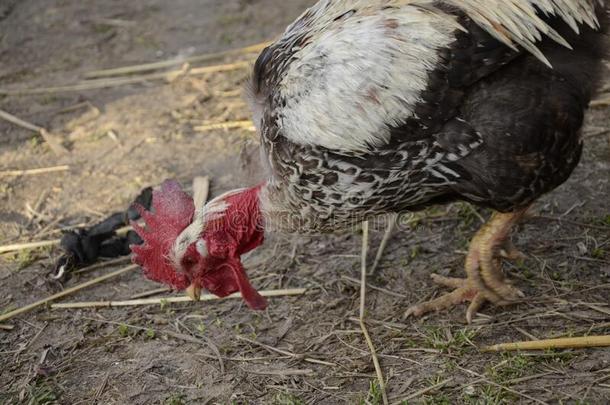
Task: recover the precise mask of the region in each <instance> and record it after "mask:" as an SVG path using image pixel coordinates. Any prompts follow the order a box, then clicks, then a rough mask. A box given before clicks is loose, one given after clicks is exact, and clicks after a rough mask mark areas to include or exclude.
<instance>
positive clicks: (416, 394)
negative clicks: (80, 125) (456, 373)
mask: <svg viewBox="0 0 610 405" xmlns="http://www.w3.org/2000/svg"><path fill="white" fill-rule="evenodd" d="M451 381H453V378H448V379H446V380H445V381H441V382H439V383H438V384H434V385H432V386H430V387H426V388H423V389H421V390H419V391H416V392H414V393H413V394H410V395H409V396H408V397H406V398H403V399H401V400H400V401H398V402H396V404H404V403H407V402H408V401H410V400H412V399H415V398H419V397H421V396H422V395H425V394H427V393H429V392H432V391H434V390H437V389H439V388H442V387H444V386H445V385H447V384H449V383H450V382H451Z"/></svg>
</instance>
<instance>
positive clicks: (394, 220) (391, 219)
mask: <svg viewBox="0 0 610 405" xmlns="http://www.w3.org/2000/svg"><path fill="white" fill-rule="evenodd" d="M396 225H398V214H390V215H388V226H387V227H386V229H385V232H384V234H383V239H382V240H381V244H380V245H379V249H377V254H376V255H375V261H374V262H373V267H372V268H371V270H370V272H369V274H370V275H374V274H375V273H376V272H377V266H379V262H380V261H381V258H382V257H383V253H384V252H385V249H386V246H387V245H388V242H389V241H390V238H391V237H392V235H393V234H394V230H395V229H396Z"/></svg>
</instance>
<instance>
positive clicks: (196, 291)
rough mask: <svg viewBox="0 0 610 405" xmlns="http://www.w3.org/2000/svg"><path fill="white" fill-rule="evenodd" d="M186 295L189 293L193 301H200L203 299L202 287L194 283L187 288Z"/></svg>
mask: <svg viewBox="0 0 610 405" xmlns="http://www.w3.org/2000/svg"><path fill="white" fill-rule="evenodd" d="M186 295H188V296H189V297H190V298H191V299H192V300H193V301H199V300H200V299H201V287H198V286H197V285H196V284H195V283H192V284H191V285H189V286H188V288H187V289H186Z"/></svg>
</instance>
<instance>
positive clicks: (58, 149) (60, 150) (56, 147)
mask: <svg viewBox="0 0 610 405" xmlns="http://www.w3.org/2000/svg"><path fill="white" fill-rule="evenodd" d="M0 118H2V119H3V120H5V121H8V122H10V123H11V124H14V125H17V126H18V127H21V128H24V129H27V130H30V131H33V132H36V133H38V134H40V136H42V138H43V139H44V140H45V142H46V143H47V144H48V145H49V147H50V148H51V150H52V151H53V153H55V154H56V155H58V156H62V155H65V154H67V153H68V150H67V149H66V148H64V147H63V146H62V145H61V143H59V142H58V141H57V140H56V139H55V137H54V136H53V135H51V134H49V133H48V132H47V130H46V129H44V128H42V127H39V126H37V125H34V124H31V123H29V122H27V121H24V120H22V119H21V118H17V117H15V116H14V115H13V114H10V113H8V112H6V111H3V110H0Z"/></svg>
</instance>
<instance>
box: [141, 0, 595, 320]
mask: <svg viewBox="0 0 610 405" xmlns="http://www.w3.org/2000/svg"><path fill="white" fill-rule="evenodd" d="M605 18H606V7H605V4H604V3H603V2H600V1H597V0H321V1H319V2H318V3H317V4H315V5H314V6H313V7H312V8H310V9H308V10H307V11H305V13H304V14H302V15H301V16H300V17H299V18H298V19H297V20H296V21H295V22H294V23H293V24H292V25H290V26H289V27H288V28H287V30H286V31H285V32H284V34H283V35H282V36H281V37H280V38H279V39H278V40H277V41H275V42H274V43H273V44H272V45H270V46H269V47H268V48H266V49H265V50H264V51H263V52H262V53H261V55H260V56H259V58H258V60H257V61H256V64H255V65H254V68H253V73H252V75H251V80H250V82H249V86H248V93H249V96H250V97H249V98H250V101H251V107H252V110H253V116H254V123H255V125H256V127H257V130H258V133H259V134H260V140H261V151H262V159H263V163H264V166H265V167H266V169H267V173H268V176H267V180H266V181H264V182H263V183H261V184H259V185H257V186H255V187H252V188H246V189H239V190H234V191H231V192H229V193H226V194H224V195H221V196H219V197H217V198H215V199H214V200H212V201H210V202H209V203H208V204H206V205H201V206H195V205H194V203H193V200H192V199H191V198H190V197H189V196H188V195H187V194H185V193H184V192H183V191H182V190H181V189H180V186H179V185H178V184H177V183H176V182H173V181H167V182H165V183H164V184H163V185H162V187H161V188H160V189H159V190H157V191H155V193H154V197H153V210H152V211H151V212H148V211H145V210H144V209H141V211H142V212H141V214H142V216H143V217H144V219H145V222H146V227H136V229H137V232H138V233H139V235H140V236H141V238H142V239H143V240H144V244H142V245H139V246H133V248H132V249H133V253H134V256H133V257H134V260H135V262H136V263H138V264H140V265H141V266H142V267H143V269H144V272H145V274H146V275H147V276H148V277H149V278H151V279H153V280H156V281H159V282H163V283H166V284H168V285H170V286H172V287H173V288H175V289H179V290H187V293H188V294H189V295H190V296H191V297H193V298H195V299H197V298H198V296H199V294H200V291H201V289H202V288H205V289H207V290H208V291H210V292H212V293H214V294H216V295H219V296H226V295H228V294H230V293H233V292H236V291H239V292H241V294H242V296H243V298H244V299H245V301H246V303H247V304H248V305H249V306H250V307H251V308H253V309H263V308H265V306H266V302H265V300H264V298H263V297H261V296H260V295H259V294H258V293H257V291H256V290H255V288H254V287H253V286H252V285H251V283H250V282H249V280H248V277H247V275H246V272H245V270H244V268H243V266H242V263H241V261H240V257H241V256H242V255H243V254H245V253H247V252H249V251H251V250H252V249H254V248H256V247H257V246H259V245H261V244H262V243H263V241H264V237H265V233H266V232H272V231H280V232H299V233H325V232H331V231H335V230H337V229H345V228H350V227H352V226H354V225H355V224H359V223H361V222H363V221H365V220H368V219H371V218H373V217H376V216H379V215H385V214H390V213H402V212H408V211H414V210H419V209H422V208H424V207H427V206H430V205H432V204H445V203H449V202H452V201H457V200H462V201H467V202H470V203H473V204H476V205H478V206H481V207H487V208H491V209H493V210H494V213H493V215H492V217H491V219H490V220H489V221H488V222H487V223H486V224H485V225H484V226H483V227H482V228H481V229H480V230H479V231H478V232H477V233H476V234H475V236H474V238H473V239H472V242H471V244H470V247H469V251H468V254H467V257H466V262H465V270H466V275H467V278H466V279H457V278H446V277H441V276H434V280H435V281H436V282H437V283H439V284H441V285H444V286H448V287H451V288H453V289H454V291H453V292H451V293H449V294H446V295H443V296H441V297H440V298H436V299H434V300H432V301H429V302H426V303H423V304H419V305H416V306H413V307H411V308H410V309H408V311H407V315H415V316H419V315H422V314H424V313H427V312H430V311H439V310H443V309H447V308H449V307H452V306H453V305H456V304H458V303H462V302H465V301H470V302H471V303H470V306H469V307H468V311H467V319H468V321H470V320H471V319H472V317H473V315H474V314H476V312H477V311H478V310H479V309H480V308H481V306H482V305H483V304H484V303H486V302H490V303H493V304H496V305H507V304H510V303H513V302H515V301H516V300H518V299H520V297H522V296H523V294H522V293H521V291H519V290H518V289H517V288H516V287H514V286H513V285H512V284H511V283H510V281H509V280H507V279H506V278H505V276H504V274H503V272H502V268H501V259H502V258H503V257H505V258H516V257H518V256H519V253H518V252H517V250H516V249H515V248H514V247H513V246H512V245H511V243H510V232H511V229H512V228H513V227H514V226H515V224H517V223H518V222H519V221H520V220H521V219H522V217H523V216H524V213H525V212H526V210H527V209H528V207H529V206H530V205H531V204H532V203H533V202H534V201H536V200H537V199H538V198H539V197H540V196H542V195H543V194H545V193H547V192H549V191H551V190H553V189H555V188H556V187H558V186H559V185H561V184H562V183H563V182H564V181H565V180H566V179H567V178H568V177H569V176H570V174H571V172H572V171H573V170H574V168H575V167H576V165H577V163H578V161H579V158H580V155H581V151H582V146H583V145H582V139H581V137H580V130H581V127H582V124H583V115H584V111H585V109H586V107H587V105H588V103H589V102H590V100H591V97H592V93H593V91H594V89H595V88H596V85H597V83H598V79H599V76H600V75H601V73H600V72H601V68H602V58H603V51H604V49H603V48H604V46H605V37H604V35H603V33H602V31H603V30H602V28H603V25H604V20H605Z"/></svg>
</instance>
